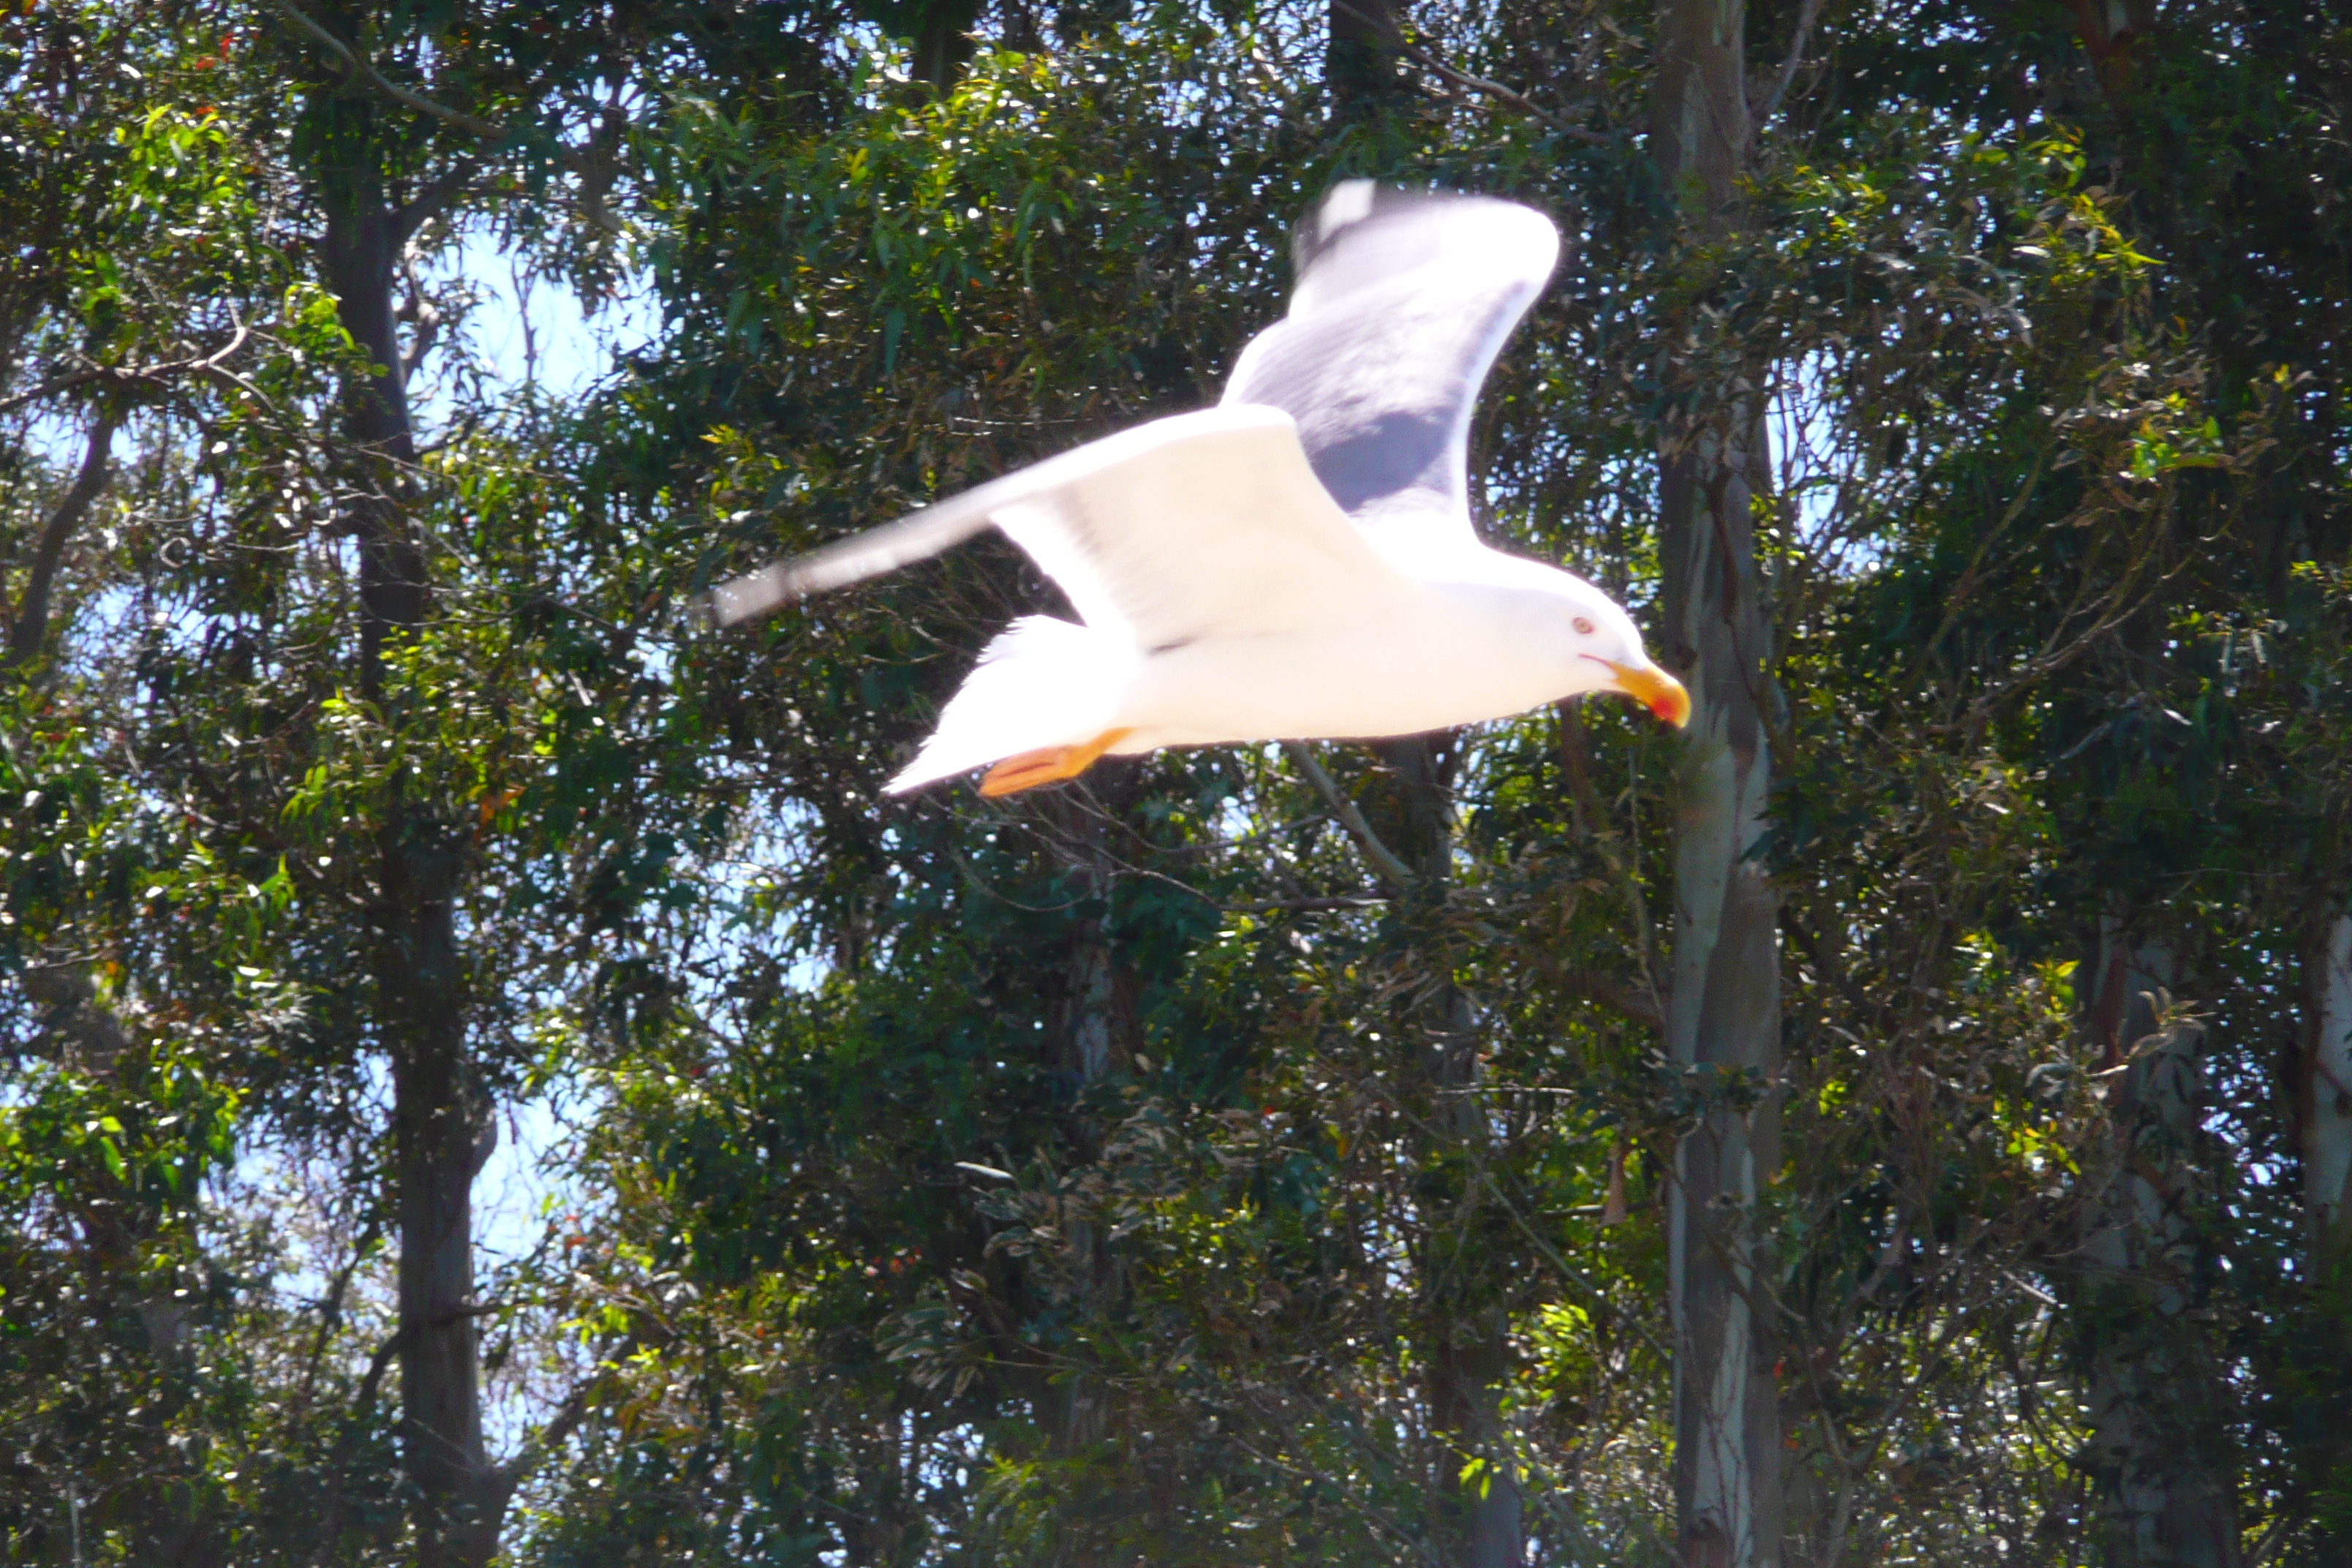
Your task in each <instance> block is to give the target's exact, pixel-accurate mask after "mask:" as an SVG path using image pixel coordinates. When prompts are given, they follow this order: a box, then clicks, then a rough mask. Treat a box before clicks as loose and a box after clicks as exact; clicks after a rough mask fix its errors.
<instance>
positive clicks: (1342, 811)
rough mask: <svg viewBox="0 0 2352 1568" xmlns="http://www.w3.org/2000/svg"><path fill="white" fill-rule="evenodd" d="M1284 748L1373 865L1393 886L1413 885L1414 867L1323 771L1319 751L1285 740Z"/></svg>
mask: <svg viewBox="0 0 2352 1568" xmlns="http://www.w3.org/2000/svg"><path fill="white" fill-rule="evenodd" d="M1282 751H1283V754H1284V755H1285V756H1286V757H1288V758H1289V759H1290V760H1291V761H1292V762H1293V763H1297V766H1298V771H1299V772H1300V773H1305V774H1306V775H1307V783H1308V784H1313V785H1314V786H1315V793H1316V794H1318V795H1321V796H1322V797H1323V803H1324V804H1325V805H1328V806H1329V807H1330V808H1331V814H1332V815H1333V816H1337V817H1338V818H1339V825H1340V826H1342V827H1345V828H1346V829H1347V830H1348V831H1349V833H1350V834H1352V835H1354V837H1355V840H1356V843H1357V846H1358V847H1360V848H1361V849H1362V850H1363V852H1364V858H1366V859H1367V860H1370V862H1371V863H1372V868H1373V869H1374V870H1376V871H1378V872H1379V873H1380V874H1381V876H1382V877H1383V878H1385V879H1387V880H1388V882H1389V883H1390V885H1391V886H1392V887H1395V888H1398V889H1404V888H1410V887H1412V883H1413V876H1412V867H1410V866H1407V865H1406V864H1405V863H1404V862H1403V861H1402V860H1400V859H1398V858H1397V857H1396V854H1395V852H1394V851H1393V850H1391V849H1390V848H1389V847H1388V846H1387V845H1385V844H1383V843H1381V837H1380V835H1379V834H1377V833H1374V832H1373V831H1372V825H1371V824H1370V823H1369V822H1367V821H1365V820H1364V814H1363V813H1362V812H1360V811H1358V810H1357V809H1356V803H1355V802H1354V801H1352V800H1349V798H1348V796H1347V792H1345V791H1344V790H1342V789H1340V787H1339V781H1338V780H1336V779H1334V778H1333V777H1332V776H1331V775H1330V774H1329V773H1326V772H1324V771H1323V764H1322V763H1318V762H1317V761H1316V760H1315V754H1314V753H1313V752H1309V751H1308V750H1307V748H1306V747H1305V746H1302V745H1300V744H1299V743H1298V742H1296V741H1285V742H1283V743H1282Z"/></svg>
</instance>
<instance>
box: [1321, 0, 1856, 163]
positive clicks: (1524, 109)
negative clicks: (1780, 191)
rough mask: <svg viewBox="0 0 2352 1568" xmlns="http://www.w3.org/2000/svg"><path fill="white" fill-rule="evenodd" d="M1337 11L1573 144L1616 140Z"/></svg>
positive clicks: (1361, 17) (1387, 25)
mask: <svg viewBox="0 0 2352 1568" xmlns="http://www.w3.org/2000/svg"><path fill="white" fill-rule="evenodd" d="M1813 3H1814V4H1816V5H1818V4H1819V3H1820V0H1813ZM1333 9H1334V10H1338V11H1342V12H1345V13H1346V14H1347V15H1349V16H1353V17H1355V18H1356V19H1357V20H1358V21H1360V22H1362V23H1365V24H1366V25H1367V26H1370V27H1371V28H1372V29H1373V30H1374V31H1376V32H1378V33H1380V34H1381V35H1382V37H1381V43H1382V44H1384V45H1385V46H1386V47H1389V48H1392V49H1394V50H1395V51H1396V52H1397V53H1398V54H1400V55H1402V56H1403V57H1404V58H1406V59H1409V60H1411V61H1412V63H1413V64H1415V65H1417V66H1419V67H1421V68H1422V69H1423V70H1425V71H1429V72H1432V73H1433V74H1434V75H1436V76H1438V77H1440V78H1442V79H1444V80H1445V81H1447V82H1450V83H1452V84H1453V85H1454V86H1455V87H1458V88H1465V89H1468V90H1470V91H1472V92H1476V93H1483V94H1485V95H1486V97H1488V98H1491V99H1493V100H1495V101H1496V102H1497V103H1499V104H1501V105H1503V106H1504V107H1505V108H1506V109H1516V110H1518V111H1519V112H1520V113H1521V114H1524V115H1526V116H1528V118H1529V119H1531V120H1538V121H1542V122H1543V123H1544V124H1546V125H1549V126H1550V127H1551V128H1552V129H1553V130H1554V131H1557V132H1559V133H1560V134H1561V135H1562V136H1565V137H1567V138H1569V140H1570V141H1572V142H1585V143H1587V144H1588V145H1591V146H1594V147H1608V146H1612V145H1613V144H1614V143H1615V141H1616V138H1614V137H1612V136H1604V135H1602V134H1601V132H1598V131H1587V130H1586V129H1585V128H1584V127H1583V126H1581V125H1570V123H1569V122H1568V121H1565V120H1562V119H1560V118H1559V116H1558V115H1556V114H1553V113H1552V112H1550V111H1549V110H1545V109H1539V108H1538V107H1537V106H1536V105H1535V104H1533V103H1531V102H1529V101H1528V98H1527V96H1526V95H1525V94H1524V93H1520V92H1516V91H1514V90H1512V89H1509V88H1507V87H1505V86H1504V85H1503V84H1502V83H1501V82H1498V81H1489V80H1487V79H1486V78H1485V77H1482V76H1472V75H1471V74H1470V73H1469V72H1468V71H1465V70H1463V69H1461V68H1458V67H1455V66H1452V65H1448V64H1447V63H1446V62H1445V61H1444V59H1443V58H1440V57H1439V56H1438V54H1437V52H1436V51H1435V50H1433V49H1431V48H1429V47H1427V46H1425V45H1422V44H1416V43H1414V42H1413V41H1412V39H1410V38H1407V37H1404V35H1403V34H1402V33H1400V32H1398V31H1397V27H1396V21H1395V18H1394V17H1392V16H1390V15H1389V14H1388V13H1387V12H1386V11H1384V10H1383V11H1378V12H1375V11H1367V10H1365V9H1363V8H1362V7H1360V6H1357V5H1349V4H1348V0H1338V3H1337V4H1336V5H1334V6H1333Z"/></svg>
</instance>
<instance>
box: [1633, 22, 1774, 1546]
mask: <svg viewBox="0 0 2352 1568" xmlns="http://www.w3.org/2000/svg"><path fill="white" fill-rule="evenodd" d="M1745 27H1746V16H1745V9H1744V5H1743V4H1742V0H1661V3H1660V5H1659V9H1658V46H1657V47H1658V58H1657V75H1656V79H1655V86H1654V92H1655V98H1654V102H1653V104H1652V116H1651V125H1650V153H1651V157H1652V159H1653V160H1654V163H1655V164H1656V166H1657V170H1658V174H1659V177H1660V178H1661V180H1662V181H1663V182H1664V185H1665V187H1666V191H1667V193H1668V195H1670V196H1671V197H1672V199H1673V200H1674V201H1675V204H1676V205H1677V206H1678V208H1679V210H1680V212H1681V215H1682V217H1683V221H1684V223H1685V225H1686V226H1687V227H1688V228H1689V229H1690V230H1691V231H1692V232H1694V233H1695V234H1696V235H1697V236H1699V237H1717V236H1720V235H1722V234H1725V233H1727V232H1728V231H1729V230H1730V229H1731V228H1732V227H1733V226H1734V225H1735V224H1736V222H1737V218H1738V202H1739V190H1738V182H1739V179H1740V176H1741V175H1742V174H1743V173H1744V172H1745V170H1746V167H1747V164H1748V153H1749V146H1750V142H1751V140H1752V131H1751V126H1750V121H1749V117H1748V100H1747V96H1746V92H1747V67H1746V42H1745ZM1765 458H1766V450H1765V447H1764V431H1763V423H1762V409H1761V407H1760V405H1759V403H1758V401H1757V399H1756V397H1755V395H1753V394H1751V393H1747V392H1737V391H1733V390H1731V389H1723V390H1722V392H1721V393H1720V395H1719V396H1718V397H1717V401H1716V403H1715V405H1714V406H1713V407H1712V408H1711V409H1707V410H1705V411H1703V412H1702V414H1701V416H1700V417H1699V421H1698V423H1697V424H1696V427H1695V428H1693V429H1690V430H1687V431H1683V432H1678V433H1676V434H1675V436H1674V437H1672V438H1671V439H1670V440H1669V441H1668V442H1667V444H1666V445H1665V446H1664V448H1663V449H1662V451H1661V455H1660V462H1659V517H1658V528H1659V544H1660V555H1661V558H1662V562H1663V565H1664V612H1665V626H1664V637H1663V642H1664V655H1665V661H1666V663H1667V664H1668V665H1669V666H1675V667H1679V668H1683V669H1685V670H1686V671H1687V672H1688V673H1687V674H1686V675H1685V683H1686V684H1687V685H1688V686H1689V688H1690V692H1691V721H1690V725H1689V728H1688V730H1687V731H1686V733H1685V741H1684V746H1683V756H1682V763H1681V769H1680V773H1679V776H1678V778H1677V780H1676V785H1675V787H1676V793H1677V822H1676V837H1675V859H1674V866H1675V957H1674V985H1673V990H1672V991H1671V993H1670V994H1669V996H1668V999H1667V1007H1666V1037H1667V1044H1668V1048H1669V1053H1670V1055H1671V1057H1672V1059H1673V1060H1674V1062H1675V1065H1676V1066H1678V1067H1681V1068H1697V1069H1700V1070H1701V1072H1702V1074H1703V1075H1704V1076H1703V1079H1702V1081H1703V1082H1706V1083H1710V1084H1714V1085H1717V1086H1723V1085H1727V1084H1728V1083H1729V1082H1731V1081H1732V1080H1733V1079H1734V1078H1735V1077H1738V1078H1744V1079H1752V1080H1754V1081H1755V1082H1757V1083H1759V1084H1761V1085H1763V1086H1765V1089H1764V1094H1763V1098H1762V1099H1761V1100H1760V1101H1759V1102H1758V1103H1757V1104H1756V1105H1755V1106H1754V1107H1753V1108H1752V1109H1750V1110H1738V1109H1734V1108H1732V1107H1731V1106H1730V1105H1728V1104H1721V1105H1718V1106H1717V1108H1716V1109H1713V1110H1708V1111H1707V1112H1706V1115H1705V1116H1704V1117H1703V1118H1702V1119H1701V1121H1700V1122H1699V1124H1698V1125H1697V1126H1696V1128H1694V1129H1692V1130H1691V1131H1689V1132H1688V1133H1686V1134H1685V1136H1684V1137H1683V1139H1682V1140H1681V1142H1679V1143H1678V1144H1677V1146H1676V1148H1675V1171H1674V1179H1673V1184H1672V1189H1671V1191H1670V1193H1669V1195H1668V1204H1667V1268H1668V1289H1669V1293H1670V1296H1671V1306H1672V1311H1673V1318H1674V1334H1675V1395H1674V1397H1675V1508H1676V1514H1677V1518H1676V1524H1675V1541H1676V1552H1677V1556H1678V1560H1679V1561H1680V1562H1681V1563H1683V1564H1684V1565H1685V1568H1760V1565H1772V1564H1778V1563H1780V1561H1781V1555H1782V1541H1781V1534H1782V1524H1781V1479H1780V1409H1779V1401H1778V1395H1777V1391H1776V1389H1775V1386H1774V1381H1773V1376H1772V1362H1773V1349H1772V1347H1773V1340H1774V1335H1773V1326H1772V1324H1771V1323H1770V1322H1769V1316H1768V1314H1767V1312H1766V1311H1765V1310H1764V1302H1765V1298H1766V1291H1765V1289H1764V1288H1763V1287H1764V1281H1763V1280H1762V1279H1760V1277H1759V1270H1758V1262H1757V1258H1758V1242H1757V1237H1756V1236H1755V1234H1754V1230H1753V1213H1754V1208H1755V1203H1756V1195H1757V1192H1758V1189H1759V1185H1760V1184H1762V1183H1764V1182H1766V1181H1768V1180H1769V1179H1770V1177H1771V1175H1772V1173H1774V1172H1775V1171H1776V1170H1777V1169H1778V1168H1779V1165H1780V1108H1779V1101H1778V1099H1777V1097H1776V1095H1775V1094H1774V1092H1773V1091H1772V1089H1771V1088H1770V1086H1771V1085H1772V1084H1773V1083H1774V1081H1775V1080H1776V1079H1778V1077H1779V1074H1780V948H1779V942H1778V937H1777V932H1776V921H1777V915H1778V902H1777V899H1776V896H1775V894H1774V892H1773V889H1772V887H1771V884H1770V882H1769V879H1768V878H1767V877H1766V875H1765V871H1764V868H1763V867H1762V865H1761V864H1760V863H1759V857H1758V854H1757V851H1758V849H1759V846H1760V844H1761V841H1762V839H1763V837H1764V834H1765V830H1766V805H1767V799H1768V796H1769V792H1770V788H1771V754H1770V748H1769V742H1768V738H1767V722H1766V721H1767V711H1766V707H1765V704H1766V702H1767V701H1768V700H1769V698H1768V692H1769V686H1768V683H1767V679H1766V674H1765V660H1766V654H1767V651H1768V647H1769V637H1770V629H1771V628H1770V620H1769V607H1768V605H1767V604H1766V602H1765V597H1764V584H1763V582H1762V578H1761V574H1759V570H1758V566H1757V559H1756V545H1755V523H1754V520H1753V517H1752V515H1751V511H1750V502H1751V500H1753V498H1754V496H1755V494H1756V493H1757V489H1758V486H1757V483H1756V478H1755V476H1756V475H1757V474H1759V472H1760V471H1761V470H1762V468H1763V466H1764V462H1765Z"/></svg>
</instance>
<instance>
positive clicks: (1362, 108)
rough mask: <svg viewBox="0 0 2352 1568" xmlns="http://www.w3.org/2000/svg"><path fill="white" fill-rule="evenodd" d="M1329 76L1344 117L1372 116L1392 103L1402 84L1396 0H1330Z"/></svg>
mask: <svg viewBox="0 0 2352 1568" xmlns="http://www.w3.org/2000/svg"><path fill="white" fill-rule="evenodd" d="M1329 26H1330V32H1329V34H1328V42H1327V43H1326V44H1325V46H1324V56H1323V80H1324V83H1325V85H1326V86H1328V88H1329V89H1330V91H1331V97H1332V101H1333V103H1334V105H1335V106H1336V107H1337V108H1338V110H1339V114H1340V115H1341V117H1342V118H1366V117H1370V116H1371V115H1376V114H1378V113H1380V112H1381V111H1382V110H1384V109H1386V108H1387V107H1389V102H1390V100H1391V99H1393V98H1394V97H1395V96H1396V94H1397V92H1398V89H1399V88H1400V86H1401V85H1402V84H1401V82H1400V80H1399V78H1398V72H1397V37H1398V25H1397V14H1396V5H1395V4H1394V0H1330V23H1329Z"/></svg>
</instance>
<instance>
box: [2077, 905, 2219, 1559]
mask: <svg viewBox="0 0 2352 1568" xmlns="http://www.w3.org/2000/svg"><path fill="white" fill-rule="evenodd" d="M2174 969H2175V965H2174V963H2173V960H2172V957H2171V955H2170V954H2169V953H2168V952H2167V951H2166V950H2165V949H2164V948H2162V947H2161V946H2158V945H2157V944H2156V943H2154V942H2147V941H2144V940H2140V939H2138V938H2137V936H2136V935H2135V933H2133V932H2132V931H2130V930H2129V929H2128V927H2127V926H2126V923H2125V921H2123V920H2122V919H2120V918H2118V917H2116V916H2109V917H2107V918H2105V920H2103V921H2102V922H2101V925H2100V929H2099V933H2098V938H2097V941H2096V942H2095V945H2094V948H2093V952H2092V957H2091V964H2090V968H2089V977H2088V978H2089V984H2088V986H2087V988H2086V989H2084V992H2083V994H2084V997H2085V999H2086V1005H2085V1011H2084V1026H2085V1028H2086V1029H2087V1031H2088V1032H2089V1034H2090V1036H2091V1040H2092V1043H2093V1044H2094V1045H2095V1047H2097V1048H2098V1050H2099V1052H2100V1056H2101V1062H2102V1068H2103V1070H2104V1071H2105V1073H2106V1074H2107V1075H2108V1076H2107V1078H2106V1080H2105V1081H2106V1082H2107V1084H2108V1089H2107V1104H2108V1109H2109V1111H2110V1115H2111V1120H2112V1123H2113V1126H2114V1128H2115V1147H2114V1148H2113V1150H2112V1151H2111V1152H2110V1162H2109V1171H2108V1173H2107V1174H2108V1185H2107V1186H2106V1188H2105V1192H2104V1193H2103V1194H2101V1201H2100V1202H2099V1204H2098V1205H2097V1206H2096V1208H2095V1211H2094V1212H2093V1215H2092V1219H2091V1222H2090V1230H2089V1233H2088V1234H2087V1235H2086V1236H2085V1237H2084V1246H2083V1263H2082V1269H2083V1277H2084V1286H2085V1287H2086V1289H2085V1293H2084V1309H2085V1321H2086V1323H2087V1335H2088V1346H2087V1348H2088V1351H2089V1363H2090V1388H2089V1393H2090V1405H2091V1419H2092V1436H2091V1442H2090V1445H2089V1458H2090V1461H2091V1465H2092V1468H2093V1472H2094V1476H2095V1481H2096V1485H2097V1500H2098V1513H2099V1518H2098V1521H2097V1531H2098V1533H2099V1535H2100V1536H2101V1537H2102V1546H2103V1558H2104V1561H2105V1563H2108V1564H2109V1565H2110V1568H2237V1565H2238V1563H2240V1562H2241V1561H2242V1552H2241V1547H2240V1544H2239V1531H2238V1521H2237V1514H2236V1489H2235V1487H2234V1486H2233V1485H2232V1480H2231V1475H2232V1472H2231V1465H2230V1460H2229V1455H2228V1447H2227V1436H2226V1432H2225V1430H2224V1427H2223V1425H2222V1415H2223V1410H2222V1396H2221V1379H2220V1375H2219V1371H2218V1369H2217V1368H2215V1367H2214V1366H2213V1365H2212V1364H2210V1358H2209V1357H2208V1356H2207V1355H2206V1354H2205V1353H2204V1349H2203V1336H2202V1335H2201V1334H2200V1332H2199V1331H2198V1326H2197V1325H2196V1324H2195V1323H2194V1322H2193V1321H2191V1318H2190V1314H2191V1311H2192V1309H2193V1307H2194V1277H2195V1273H2196V1268H2197V1249H2198V1246H2199V1241H2198V1237H2197V1236H2196V1233H2195V1227H2194V1226H2193V1223H2192V1209H2193V1207H2194V1206H2195V1202H2196V1197H2197V1193H2196V1182H2197V1173H2196V1160H2195V1152H2196V1145H2197V1143H2198V1142H2199V1141H2200V1139H2201V1137H2202V1126H2201V1116H2202V1112H2201V1110H2200V1101H2201V1096H2202V1090H2203V1063H2202V1053H2203V1044H2204V1032H2203V1030H2201V1029H2200V1028H2199V1027H2198V1026H2195V1025H2194V1024H2190V1023H2186V1022H2182V1021H2180V1020H2179V1019H2177V1018H2173V1017H2169V1016H2167V1014H2168V1011H2169V1008H2168V999H2169V998H2170V995H2171V988H2172V986H2173V984H2175V979H2176V976H2175V973H2174Z"/></svg>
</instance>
